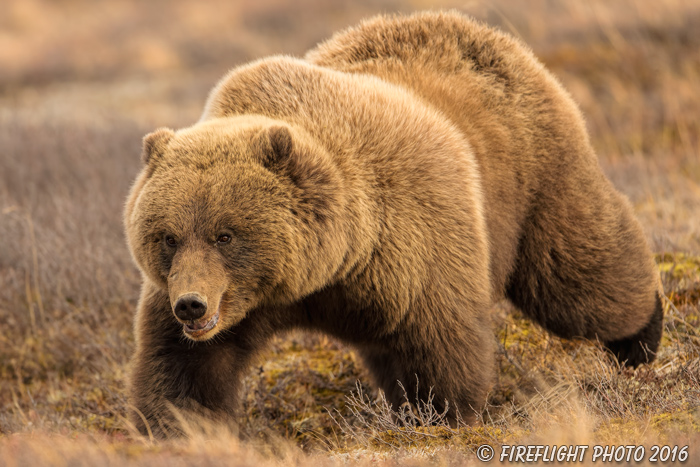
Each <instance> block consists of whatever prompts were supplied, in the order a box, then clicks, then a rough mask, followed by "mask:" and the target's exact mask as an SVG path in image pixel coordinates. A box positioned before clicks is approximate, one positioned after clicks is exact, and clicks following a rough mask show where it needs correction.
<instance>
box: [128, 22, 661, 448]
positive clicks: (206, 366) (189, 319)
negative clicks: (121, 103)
mask: <svg viewBox="0 0 700 467" xmlns="http://www.w3.org/2000/svg"><path fill="white" fill-rule="evenodd" d="M142 158H143V164H144V168H143V170H142V172H141V174H140V175H139V176H138V178H137V180H136V182H135V184H134V186H133V188H132V190H131V194H130V196H129V198H128V201H127V204H126V209H125V226H126V233H127V237H128V244H129V247H130V250H131V252H132V255H133V257H134V259H135V261H136V263H137V264H138V266H139V268H140V269H141V271H142V273H143V288H142V293H141V298H140V301H139V305H138V311H137V314H136V324H135V333H136V351H135V355H134V357H133V361H132V370H131V371H132V373H131V378H130V383H129V384H130V389H129V390H130V397H131V404H132V405H133V407H134V408H135V410H134V414H132V420H133V421H134V423H135V424H136V425H137V426H138V427H139V429H141V430H142V431H144V432H145V431H147V430H151V431H152V432H153V433H155V434H158V435H167V434H169V433H176V432H177V430H178V429H177V423H176V421H175V420H176V417H175V415H173V412H176V411H177V410H180V411H194V412H195V413H198V414H204V415H206V416H207V417H211V418H213V419H215V420H219V421H222V422H225V423H228V422H232V421H233V420H235V416H236V407H237V399H238V392H239V388H240V382H241V379H242V377H243V375H244V373H245V372H246V369H247V368H248V366H249V365H250V363H251V360H252V359H253V357H254V356H255V354H256V352H257V351H258V350H259V349H260V348H261V347H262V346H264V344H265V342H266V341H267V340H268V339H269V338H270V337H271V336H272V335H273V334H274V333H277V332H280V331H285V330H289V329H292V328H301V329H309V330H316V331H322V332H325V333H328V334H330V335H332V336H335V337H336V338H338V339H340V340H341V341H343V342H345V343H347V344H349V345H351V346H353V347H354V348H355V349H356V350H357V352H358V354H359V355H360V356H361V358H362V359H363V361H364V362H365V364H366V366H367V368H368V369H369V371H370V372H371V374H372V375H373V377H374V379H375V380H376V383H377V385H378V386H379V387H380V388H381V389H382V390H383V391H384V393H385V394H386V397H387V399H388V400H389V401H390V402H391V403H392V404H393V405H394V407H396V406H398V405H399V404H400V403H401V402H402V400H403V399H402V397H403V393H402V391H401V388H400V385H399V382H402V383H403V385H404V386H405V387H406V389H407V390H408V392H409V394H416V392H415V391H418V395H419V397H420V398H423V399H426V398H427V397H428V391H429V390H430V389H431V388H432V391H433V393H434V394H435V398H434V403H435V405H436V406H437V408H438V409H443V408H445V405H444V404H445V403H446V402H447V403H448V404H449V405H448V406H447V407H448V410H449V414H450V416H451V417H455V416H456V413H457V411H459V413H460V414H461V416H462V417H463V418H464V419H465V420H467V421H474V419H475V415H474V414H475V413H478V411H479V410H480V408H481V407H482V406H483V404H484V402H485V396H486V393H487V390H488V388H489V385H490V383H491V380H492V376H493V375H494V372H495V368H494V352H495V341H494V335H493V331H492V323H491V317H490V316H489V309H490V307H491V306H492V304H493V303H494V302H495V301H496V300H500V299H502V298H507V299H509V300H510V301H512V303H514V304H515V305H516V306H518V307H519V308H520V309H521V310H522V311H523V313H524V314H525V315H526V316H528V317H530V318H531V319H532V320H534V321H535V322H536V323H539V324H540V325H541V326H543V327H544V328H546V329H548V330H549V331H551V332H552V333H554V334H556V335H558V336H562V337H565V338H573V337H585V338H589V339H597V340H599V341H600V342H602V343H604V344H605V345H607V347H608V348H609V349H610V350H611V351H612V353H613V354H614V355H616V356H617V358H618V359H619V360H620V362H621V363H625V364H628V365H632V366H636V365H638V364H640V363H644V362H650V361H651V360H653V359H654V356H655V352H656V350H657V347H658V345H659V340H660V337H661V329H662V317H663V316H662V314H663V313H662V307H661V301H660V295H659V285H658V284H659V278H658V273H657V271H656V269H655V267H654V263H653V260H652V256H651V253H650V251H649V248H648V246H647V244H646V242H645V238H644V235H643V234H642V230H641V228H640V226H639V224H638V222H637V221H636V220H635V218H634V216H633V213H632V209H631V208H630V205H629V203H628V202H627V201H626V199H625V198H624V197H623V196H622V195H621V194H620V193H618V192H617V191H616V190H615V189H614V188H613V186H612V185H611V184H610V182H609V181H608V180H607V179H606V178H605V176H604V175H603V173H602V171H601V169H600V167H599V165H598V162H597V159H596V156H595V154H594V152H593V149H592V148H591V144H590V142H589V139H588V136H587V133H586V129H585V125H584V121H583V118H582V116H581V113H580V112H579V110H578V109H577V106H576V105H575V104H574V102H573V101H572V99H571V97H570V96H569V95H568V94H567V93H566V91H564V90H563V88H562V86H561V85H560V84H559V82H558V81H557V80H556V79H555V78H554V77H553V76H552V75H551V74H550V73H549V72H547V71H546V70H545V69H544V67H543V66H542V64H541V63H540V62H538V61H537V59H536V58H535V57H534V56H533V54H532V53H531V52H530V51H529V50H528V49H527V48H526V47H525V46H524V45H523V44H521V43H520V42H519V41H518V40H516V39H514V38H512V37H510V36H508V35H506V34H503V33H501V32H499V31H496V30H494V29H490V28H488V27H486V26H484V25H482V24H480V23H478V22H476V21H474V20H472V19H469V18H467V17H465V16H463V15H461V14H459V13H455V12H450V13H421V14H415V15H412V16H382V17H377V18H374V19H371V20H369V21H365V22H363V23H362V24H360V25H359V26H357V27H355V28H351V29H349V30H347V31H344V32H342V33H340V34H337V35H335V36H334V37H333V38H331V39H330V40H329V41H327V42H325V43H323V44H321V45H319V46H318V47H317V48H316V49H314V50H311V51H310V52H308V54H307V55H306V57H305V58H304V59H298V58H291V57H287V56H277V57H271V58H266V59H262V60H258V61H256V62H253V63H250V64H247V65H244V66H241V67H238V68H235V69H233V70H232V71H231V72H230V73H229V74H228V75H227V76H225V77H224V78H223V79H222V81H221V82H220V83H219V84H218V85H217V86H216V87H215V88H214V90H213V91H212V92H211V94H210V96H209V98H208V101H207V103H206V107H205V110H204V114H203V115H202V117H201V119H200V121H199V122H197V123H196V124H194V125H193V126H191V127H189V128H185V129H182V130H179V131H176V132H175V131H172V130H169V129H160V130H158V131H156V132H154V133H151V134H149V135H147V136H146V137H145V138H144V147H143V155H142ZM417 381H418V382H419V383H420V384H419V387H416V385H417V384H418V383H417ZM172 409H176V410H172Z"/></svg>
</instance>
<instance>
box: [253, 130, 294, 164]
mask: <svg viewBox="0 0 700 467" xmlns="http://www.w3.org/2000/svg"><path fill="white" fill-rule="evenodd" d="M257 143H258V144H257V146H258V149H259V150H260V152H261V153H262V154H263V157H264V161H263V163H264V164H265V165H266V166H272V165H277V164H279V163H280V162H283V161H285V160H288V159H289V157H290V155H291V154H292V152H293V151H294V141H293V139H292V133H291V132H290V131H289V128H287V127H286V126H281V125H275V126H271V127H268V128H265V129H264V130H263V131H261V132H260V135H259V136H258V142H257Z"/></svg>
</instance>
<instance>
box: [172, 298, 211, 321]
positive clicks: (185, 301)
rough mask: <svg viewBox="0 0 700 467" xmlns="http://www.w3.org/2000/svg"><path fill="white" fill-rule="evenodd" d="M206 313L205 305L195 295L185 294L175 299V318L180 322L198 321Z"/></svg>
mask: <svg viewBox="0 0 700 467" xmlns="http://www.w3.org/2000/svg"><path fill="white" fill-rule="evenodd" d="M206 312H207V304H206V302H205V301H204V300H202V298H201V297H200V296H199V295H197V294H193V293H190V294H187V295H183V296H182V297H180V298H178V299H177V302H176V303H175V316H177V317H178V318H180V319H181V320H182V321H190V320H193V319H199V318H201V317H202V316H204V315H205V314H206Z"/></svg>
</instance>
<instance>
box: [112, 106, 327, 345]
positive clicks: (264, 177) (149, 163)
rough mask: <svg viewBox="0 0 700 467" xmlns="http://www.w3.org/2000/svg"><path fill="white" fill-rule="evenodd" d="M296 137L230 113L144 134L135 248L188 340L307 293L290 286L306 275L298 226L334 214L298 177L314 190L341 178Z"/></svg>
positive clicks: (129, 218) (133, 200) (132, 228)
mask: <svg viewBox="0 0 700 467" xmlns="http://www.w3.org/2000/svg"><path fill="white" fill-rule="evenodd" d="M293 132H296V133H299V130H294V131H293V130H292V129H291V128H290V127H289V126H288V125H287V124H284V123H282V122H275V121H273V120H270V119H265V118H256V117H229V118H221V119H214V120H210V121H206V122H202V123H199V124H197V125H194V126H193V127H191V128H188V129H185V130H182V131H179V132H177V133H174V132H172V131H171V130H168V129H161V130H157V131H156V132H154V133H151V134H149V135H147V136H146V137H145V138H144V153H143V160H144V163H145V167H144V170H143V172H142V174H141V176H140V177H139V179H138V180H137V182H136V184H135V186H134V188H133V190H132V193H131V195H130V198H129V201H128V202H127V209H126V216H125V223H126V227H127V236H128V241H129V246H130V248H131V251H132V254H133V256H134V258H135V260H136V261H137V263H138V265H139V266H140V268H141V270H142V271H143V272H144V274H145V276H146V277H147V278H148V279H149V280H150V281H152V282H153V283H154V284H155V285H156V286H158V287H160V288H162V289H167V291H168V296H169V298H170V304H171V306H172V310H173V313H174V315H175V318H176V319H177V320H178V321H180V322H181V323H182V327H183V333H184V335H185V336H187V337H188V338H190V339H193V340H207V339H210V338H212V337H213V336H215V335H216V334H217V333H219V332H221V331H222V330H225V329H228V328H230V327H231V326H233V325H235V324H237V323H239V322H240V321H241V320H242V319H243V318H244V317H245V316H246V314H247V313H248V311H249V310H251V309H253V308H255V307H256V306H259V305H261V304H274V303H285V302H289V301H292V300H294V299H296V298H298V296H299V293H300V292H303V291H302V290H301V289H303V286H300V285H299V284H295V283H292V281H291V280H290V278H300V276H299V274H296V273H294V271H298V270H299V269H300V265H299V264H296V263H297V262H298V261H295V259H294V258H296V259H297V260H298V259H299V255H298V254H297V253H298V249H299V245H298V244H297V243H298V242H296V241H295V238H299V236H300V235H301V232H299V228H298V226H299V224H302V225H303V223H304V222H303V221H304V216H309V215H311V216H315V217H323V216H326V215H327V214H328V213H325V212H324V206H325V205H326V203H327V201H328V199H327V198H324V197H323V196H318V193H317V196H316V198H318V199H314V196H313V193H305V190H304V188H305V187H304V186H303V183H302V182H301V181H300V180H301V179H300V178H299V177H298V176H297V173H296V172H298V171H299V170H303V171H306V172H307V173H306V174H305V177H304V180H308V175H309V174H310V173H313V174H315V176H316V177H315V178H316V179H317V180H316V181H320V182H321V183H320V184H316V186H315V190H316V191H318V189H319V187H323V185H324V183H325V184H332V182H333V176H332V173H331V171H330V170H324V169H323V168H322V167H319V165H318V164H316V165H314V164H313V161H314V158H313V157H311V158H309V157H308V154H309V153H310V152H313V151H319V149H318V148H310V147H308V146H305V145H304V144H303V139H304V138H303V135H301V136H298V137H294V136H293V135H292V133H293ZM302 155H303V159H304V161H305V162H304V164H305V166H303V167H299V166H298V165H297V164H295V161H298V160H299V157H301V156H302ZM241 174H245V176H244V177H241ZM305 195H308V196H305ZM331 198H332V196H331ZM300 200H301V201H300ZM308 211H312V212H308ZM290 271H291V272H290Z"/></svg>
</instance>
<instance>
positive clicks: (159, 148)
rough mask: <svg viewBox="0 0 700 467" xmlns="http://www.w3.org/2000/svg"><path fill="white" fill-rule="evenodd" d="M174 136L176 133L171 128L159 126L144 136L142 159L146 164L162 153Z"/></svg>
mask: <svg viewBox="0 0 700 467" xmlns="http://www.w3.org/2000/svg"><path fill="white" fill-rule="evenodd" d="M173 136H175V133H174V132H173V130H171V129H170V128H159V129H157V130H156V131H154V132H153V133H149V134H147V135H146V136H144V137H143V152H141V161H142V162H143V163H144V165H148V164H149V163H150V162H151V161H152V160H154V159H155V158H156V157H158V156H160V155H162V154H163V153H164V152H165V148H166V146H167V145H168V143H169V142H170V140H171V139H172V137H173Z"/></svg>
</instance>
